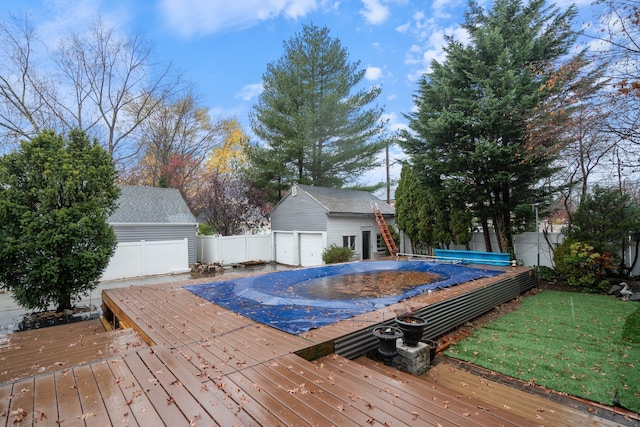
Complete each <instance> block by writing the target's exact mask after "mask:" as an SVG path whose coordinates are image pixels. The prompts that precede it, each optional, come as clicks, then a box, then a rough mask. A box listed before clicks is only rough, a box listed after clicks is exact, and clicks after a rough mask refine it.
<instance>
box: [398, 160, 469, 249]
mask: <svg viewBox="0 0 640 427" xmlns="http://www.w3.org/2000/svg"><path fill="white" fill-rule="evenodd" d="M395 196H396V224H397V225H398V227H399V228H400V229H401V230H403V231H404V232H405V233H406V235H407V236H408V237H409V238H410V239H411V242H412V244H413V245H414V247H413V248H412V249H413V251H414V253H417V252H416V249H418V252H423V251H427V252H428V251H429V250H430V249H431V248H435V247H438V248H448V247H449V245H450V244H451V243H456V244H460V245H467V244H468V243H469V242H470V241H471V220H472V215H471V213H470V212H469V211H468V210H467V209H466V208H465V206H460V205H458V204H457V203H456V199H454V198H451V197H448V196H447V195H446V194H445V193H443V192H442V189H441V188H436V187H429V186H426V185H424V184H423V183H422V182H420V179H419V177H418V176H417V175H416V173H415V172H414V170H413V168H412V167H411V165H409V164H408V163H405V164H403V165H402V171H401V172H400V182H399V183H398V188H397V189H396V192H395ZM416 246H417V248H416Z"/></svg>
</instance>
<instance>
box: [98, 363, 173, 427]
mask: <svg viewBox="0 0 640 427" xmlns="http://www.w3.org/2000/svg"><path fill="white" fill-rule="evenodd" d="M107 365H108V366H109V370H110V371H111V374H112V375H113V378H114V384H117V385H118V387H119V388H120V392H121V393H122V395H123V396H124V399H125V404H126V405H127V406H128V408H129V413H128V414H127V415H131V416H133V418H134V419H135V421H136V423H137V424H138V425H141V426H159V425H162V424H163V421H162V419H161V418H160V415H159V414H158V413H157V412H156V411H155V409H154V408H153V404H152V403H151V401H150V400H149V397H148V396H147V394H146V393H145V389H144V387H143V385H142V384H141V383H140V382H139V381H138V380H137V379H136V378H135V377H134V376H133V373H132V372H131V370H130V369H129V367H128V366H127V364H126V363H125V361H124V360H123V358H121V357H117V358H114V359H112V360H109V361H108V362H107ZM145 385H146V378H145Z"/></svg>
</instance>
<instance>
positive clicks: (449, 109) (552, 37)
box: [401, 0, 584, 253]
mask: <svg viewBox="0 0 640 427" xmlns="http://www.w3.org/2000/svg"><path fill="white" fill-rule="evenodd" d="M575 15H576V9H575V8H574V7H570V8H569V9H568V10H566V11H565V12H560V11H559V10H558V9H555V8H547V7H545V2H544V1H543V0H532V1H530V2H529V3H528V4H527V5H523V3H522V2H521V1H519V0H497V1H496V2H494V4H493V9H492V10H491V11H490V12H485V11H484V10H483V9H482V8H481V7H479V6H478V4H477V3H475V2H470V3H469V10H468V12H467V14H466V21H465V24H464V25H463V27H464V28H465V29H466V30H467V31H468V33H469V36H470V41H469V43H468V44H467V45H463V44H462V43H460V42H457V41H455V40H453V39H450V40H449V43H448V45H447V46H446V48H445V52H446V55H447V56H446V60H445V61H444V63H442V64H440V63H438V62H435V61H434V62H433V64H432V70H431V72H430V73H428V74H426V75H425V76H423V78H422V79H421V81H420V84H419V89H418V92H417V94H416V95H415V97H414V101H415V103H416V106H417V110H416V112H414V113H411V114H409V115H407V117H408V119H409V121H410V128H411V130H412V131H413V132H405V133H404V135H403V140H402V142H401V143H402V145H403V148H404V149H405V151H406V152H407V153H408V154H409V155H410V156H411V160H412V163H413V164H414V165H415V166H416V167H417V170H419V171H420V175H421V176H420V178H421V179H422V181H423V182H425V184H426V185H427V186H429V187H431V188H442V189H443V194H447V197H449V198H451V199H452V200H455V201H456V203H457V204H458V205H462V206H468V207H469V208H470V209H471V211H472V212H473V214H474V215H475V217H476V218H477V219H478V220H479V221H480V222H481V223H482V226H483V230H484V231H485V237H486V239H485V243H486V246H487V250H492V248H491V243H490V241H489V239H488V236H489V234H488V231H489V227H488V224H489V222H491V223H492V224H493V226H494V227H495V231H496V235H497V238H498V244H499V250H500V251H502V252H511V253H513V238H512V214H513V212H514V211H515V209H516V208H517V207H518V206H520V205H526V204H531V203H538V202H543V201H544V200H545V199H546V198H547V197H549V195H550V194H549V189H548V187H545V186H542V185H540V184H541V182H542V180H544V179H546V178H548V177H549V176H551V174H552V173H553V172H554V169H553V168H552V166H551V165H552V162H553V160H554V159H555V157H556V156H557V153H558V151H559V147H560V146H561V145H562V140H561V138H560V136H559V135H560V133H559V132H545V133H536V129H535V128H536V127H538V128H540V127H542V120H541V118H540V116H541V109H542V108H545V109H550V108H555V111H548V110H545V112H546V113H550V114H546V115H545V117H551V116H553V115H554V114H556V116H554V117H556V118H555V119H554V120H553V121H551V120H549V121H548V122H545V123H544V125H545V127H546V128H548V127H551V126H552V125H553V126H555V128H556V129H560V128H561V126H562V120H559V119H557V117H560V118H566V116H567V111H568V110H569V107H568V106H567V105H562V104H561V103H556V104H553V105H551V103H550V102H549V100H551V99H554V100H556V99H558V97H557V94H559V93H561V92H562V91H568V89H570V84H573V83H575V80H576V78H577V76H578V74H579V71H580V69H581V67H582V66H583V65H584V62H581V61H575V64H578V65H576V66H573V67H562V66H560V65H559V61H560V60H561V59H563V57H564V55H566V53H567V52H568V50H569V48H570V47H571V46H572V44H573V43H574V41H575V38H576V34H575V33H574V32H573V31H572V30H571V26H570V23H571V20H572V19H573V18H574V16H575Z"/></svg>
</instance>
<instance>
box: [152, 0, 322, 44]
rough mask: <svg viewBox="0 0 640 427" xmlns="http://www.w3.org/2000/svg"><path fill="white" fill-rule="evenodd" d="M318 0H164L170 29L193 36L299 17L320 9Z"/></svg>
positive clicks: (186, 35) (163, 8) (165, 14)
mask: <svg viewBox="0 0 640 427" xmlns="http://www.w3.org/2000/svg"><path fill="white" fill-rule="evenodd" d="M317 8H318V2H317V1H316V0H242V1H238V0H235V1H233V0H231V1H221V0H214V1H212V0H162V1H161V3H160V10H161V12H162V15H163V16H164V19H165V20H166V22H167V25H168V27H169V28H171V29H173V30H174V31H176V32H177V33H178V34H180V35H182V36H184V37H189V36H192V35H194V34H208V33H214V32H217V31H220V30H224V29H230V28H246V27H250V26H252V25H256V24H258V23H259V22H261V21H265V20H268V19H272V18H276V17H279V16H284V17H285V18H289V19H297V18H301V17H304V16H306V15H307V14H308V13H310V12H313V11H315V10H317Z"/></svg>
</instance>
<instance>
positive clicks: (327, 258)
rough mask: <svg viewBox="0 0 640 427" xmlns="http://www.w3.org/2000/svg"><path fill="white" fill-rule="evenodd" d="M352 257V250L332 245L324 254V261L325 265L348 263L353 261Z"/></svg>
mask: <svg viewBox="0 0 640 427" xmlns="http://www.w3.org/2000/svg"><path fill="white" fill-rule="evenodd" d="M351 255H352V254H351V249H349V248H345V247H344V246H336V245H331V246H329V247H328V248H327V249H326V250H325V251H324V252H323V253H322V261H323V262H324V263H325V264H335V263H338V262H347V261H350V260H351Z"/></svg>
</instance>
